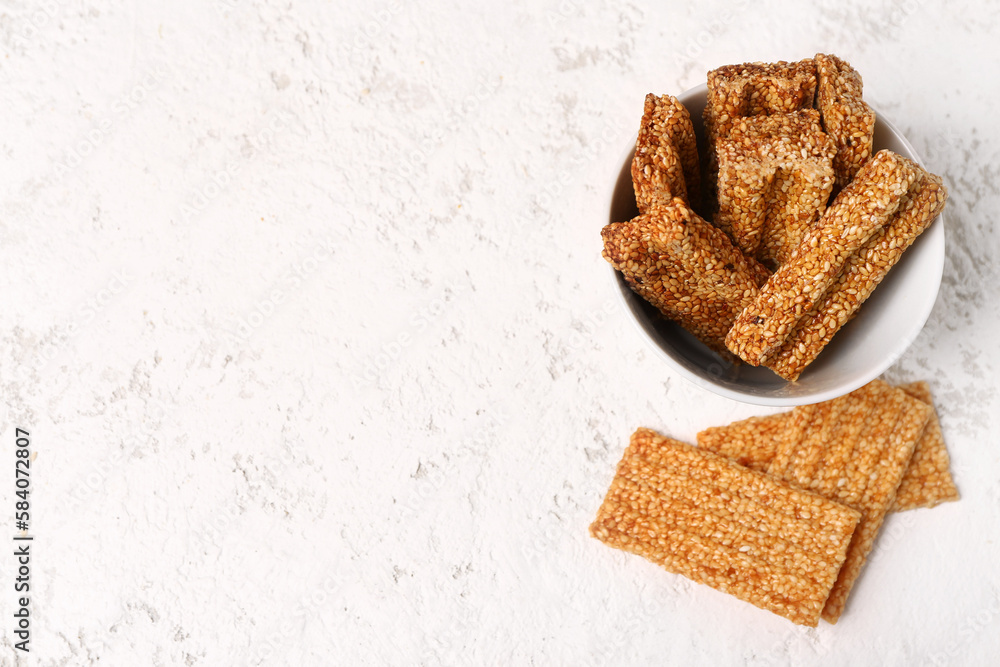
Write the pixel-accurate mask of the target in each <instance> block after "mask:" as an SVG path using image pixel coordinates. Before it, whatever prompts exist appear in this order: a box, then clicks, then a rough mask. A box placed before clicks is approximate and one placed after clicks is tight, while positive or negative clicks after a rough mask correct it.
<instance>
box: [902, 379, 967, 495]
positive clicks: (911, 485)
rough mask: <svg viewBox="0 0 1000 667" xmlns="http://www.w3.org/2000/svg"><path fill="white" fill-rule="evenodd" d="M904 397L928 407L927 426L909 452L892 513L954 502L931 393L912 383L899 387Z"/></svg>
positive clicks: (927, 387) (947, 464)
mask: <svg viewBox="0 0 1000 667" xmlns="http://www.w3.org/2000/svg"><path fill="white" fill-rule="evenodd" d="M899 388H900V389H902V390H903V391H905V392H906V393H907V394H908V395H910V396H912V397H913V398H916V399H918V400H921V401H923V402H924V403H926V404H927V405H929V406H930V407H931V410H932V413H931V417H930V419H928V420H927V426H926V427H924V432H923V434H922V435H921V436H920V440H918V441H917V446H916V448H915V449H914V450H913V458H912V459H910V466H909V467H908V468H907V469H906V474H905V475H903V481H902V482H901V483H900V485H899V489H898V490H897V491H896V501H895V503H894V504H893V506H892V509H893V511H895V512H901V511H903V510H910V509H916V508H918V507H934V506H935V505H937V504H939V503H943V502H949V501H954V500H958V498H959V496H958V489H957V488H956V487H955V481H954V480H953V479H952V477H951V470H950V469H949V468H950V465H951V459H950V458H949V456H948V449H947V447H945V444H944V436H943V435H942V433H941V422H940V421H939V420H938V416H937V412H936V411H934V409H933V408H934V401H933V399H932V398H931V390H930V387H929V386H928V385H927V383H926V382H912V383H910V384H904V385H900V387H899Z"/></svg>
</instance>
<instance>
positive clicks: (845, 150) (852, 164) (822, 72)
mask: <svg viewBox="0 0 1000 667" xmlns="http://www.w3.org/2000/svg"><path fill="white" fill-rule="evenodd" d="M815 60H816V74H817V78H818V85H817V87H816V107H817V108H818V109H819V111H820V113H821V114H822V115H823V127H824V128H826V132H827V134H829V135H830V137H831V138H832V139H833V141H834V143H835V144H836V145H837V155H836V157H834V158H833V171H834V174H835V176H836V179H837V185H838V186H844V185H847V184H848V183H850V182H851V179H852V178H854V175H855V174H856V173H857V172H858V170H859V169H860V168H861V165H863V164H864V163H865V161H866V160H868V157H869V156H870V155H871V153H872V138H873V136H874V134H875V112H874V111H872V108H871V107H870V106H868V104H866V103H865V101H864V100H863V99H861V90H862V82H861V75H860V74H858V72H857V71H856V70H855V69H854V68H853V67H851V66H850V64H848V63H847V62H846V61H844V60H841V59H840V58H838V57H837V56H834V55H824V54H822V53H817V54H816V58H815Z"/></svg>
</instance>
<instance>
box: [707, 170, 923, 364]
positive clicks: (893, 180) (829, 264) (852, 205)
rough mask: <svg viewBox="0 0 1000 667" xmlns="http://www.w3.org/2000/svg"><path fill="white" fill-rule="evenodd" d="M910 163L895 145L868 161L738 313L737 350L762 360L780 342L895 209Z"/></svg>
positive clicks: (729, 339) (731, 337) (732, 340)
mask: <svg viewBox="0 0 1000 667" xmlns="http://www.w3.org/2000/svg"><path fill="white" fill-rule="evenodd" d="M911 165H912V163H911V162H910V161H909V160H905V158H901V157H900V156H899V155H896V154H895V153H893V152H891V151H880V152H879V153H878V154H877V155H876V156H875V157H874V158H872V159H871V160H869V161H868V163H867V164H866V165H865V166H864V167H863V168H862V170H861V171H860V172H858V175H857V177H856V178H855V179H854V180H853V181H852V182H851V183H850V185H848V186H847V187H846V188H844V189H843V190H842V191H841V193H840V194H839V195H838V196H837V198H836V199H835V200H834V202H833V204H831V205H830V206H829V208H827V209H826V211H825V212H824V214H823V215H822V216H821V217H820V219H819V220H818V221H817V222H816V224H815V225H814V226H813V227H812V228H811V229H810V230H809V231H808V232H806V234H805V236H804V237H803V238H802V242H801V243H800V244H799V245H798V247H797V248H796V249H795V250H794V251H793V252H792V255H791V257H789V259H788V261H787V262H786V263H784V264H782V265H781V266H780V267H779V268H778V270H777V271H775V272H774V274H772V275H771V277H770V278H769V279H768V281H767V283H766V284H765V285H764V286H763V287H762V288H761V289H760V293H759V294H758V295H757V297H756V299H755V300H754V301H753V303H751V304H750V305H748V306H747V307H746V308H745V309H744V310H743V311H742V312H741V313H740V315H739V317H737V318H736V322H735V323H734V324H733V327H732V329H731V330H730V331H729V333H728V334H727V336H726V345H727V346H728V347H729V349H730V350H732V352H733V353H735V354H736V355H738V356H739V357H740V358H742V359H743V360H744V361H746V362H747V363H749V364H751V365H753V366H759V365H760V364H762V363H764V362H765V361H766V360H767V359H768V358H769V357H770V356H771V355H772V354H774V353H776V352H777V351H778V350H779V349H780V348H781V346H782V344H784V342H785V340H786V339H787V338H788V337H789V336H791V335H792V332H793V330H794V328H795V326H796V325H797V324H798V322H799V320H800V319H801V318H802V316H803V315H805V314H806V313H807V312H809V310H810V309H811V308H812V307H813V305H815V304H816V303H817V302H818V301H819V300H820V299H822V297H823V295H824V294H825V293H826V291H827V289H828V288H829V286H830V285H831V284H832V283H833V282H834V281H835V280H836V278H837V276H838V274H839V273H840V271H841V269H842V268H843V267H844V264H845V263H846V262H847V260H848V259H849V258H850V257H851V255H853V254H854V253H855V251H857V249H858V248H859V247H861V246H862V245H863V244H864V243H865V242H866V241H867V240H868V239H869V238H870V237H871V235H872V234H873V233H874V232H875V231H876V230H877V229H879V228H880V227H882V225H884V224H885V223H886V222H887V221H888V219H889V218H890V217H891V216H892V214H893V213H895V212H896V209H897V208H898V206H899V204H900V200H901V199H902V197H903V195H904V194H906V192H907V190H908V189H909V187H910V184H911V183H913V181H914V179H915V178H916V177H917V172H916V170H915V169H914V168H913V167H912V166H911Z"/></svg>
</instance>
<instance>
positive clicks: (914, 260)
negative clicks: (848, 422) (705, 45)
mask: <svg viewBox="0 0 1000 667" xmlns="http://www.w3.org/2000/svg"><path fill="white" fill-rule="evenodd" d="M707 94H708V89H707V87H706V86H705V85H701V86H698V87H697V88H692V89H691V90H688V91H687V92H685V93H684V94H682V95H680V96H679V98H678V99H680V101H681V102H682V103H683V104H684V106H685V107H687V109H688V111H689V112H690V113H691V120H692V121H693V122H694V126H695V132H696V134H697V135H698V141H699V152H702V149H703V147H704V143H705V142H704V128H703V126H702V122H701V113H702V111H703V110H704V108H705V103H706V100H707ZM875 113H876V116H877V120H876V122H875V139H874V142H875V146H874V148H875V150H876V151H877V150H880V149H883V148H888V149H889V150H892V151H895V152H896V153H899V154H900V155H904V156H906V157H908V158H910V159H912V160H914V161H916V162H918V163H919V162H920V158H919V157H918V156H917V154H916V151H914V150H913V147H912V146H911V145H910V144H909V142H908V141H907V140H906V138H905V137H903V135H902V134H900V132H899V130H897V129H896V128H895V127H894V126H893V125H892V123H890V122H889V121H888V120H886V118H885V116H883V115H882V114H881V113H879V112H878V110H877V109H876V111H875ZM634 154H635V145H634V143H633V145H632V146H629V148H628V149H627V150H626V151H625V153H624V155H622V162H621V170H620V172H619V174H618V178H617V180H616V182H615V183H614V186H613V188H612V192H611V201H610V217H609V219H608V222H622V221H624V220H630V219H631V218H633V217H635V216H636V215H638V210H637V209H636V205H635V194H634V191H633V189H632V176H631V173H630V166H631V163H632V157H633V155H634ZM943 268H944V215H943V214H942V215H941V216H939V218H938V220H936V221H935V222H934V223H933V224H932V225H931V227H930V228H929V229H928V230H927V231H925V232H924V233H923V234H921V235H920V237H919V238H918V239H917V240H916V241H915V242H914V244H913V245H912V246H911V247H910V248H909V249H908V250H907V251H906V252H905V253H904V254H903V257H902V258H901V259H900V261H899V262H898V263H897V264H896V266H895V267H893V269H892V270H891V271H890V272H889V275H887V276H886V278H885V280H883V281H882V283H881V284H880V285H879V286H878V287H877V288H876V289H875V291H874V292H873V293H872V295H871V297H869V299H868V301H866V302H865V303H864V304H863V305H862V306H861V309H860V310H859V311H858V314H857V316H856V317H855V318H854V319H853V320H852V321H850V322H848V323H847V324H846V325H845V326H844V327H843V328H842V329H841V330H840V331H839V332H838V333H837V335H836V336H834V337H833V340H831V341H830V344H829V345H827V347H826V349H824V350H823V352H822V353H821V354H820V355H819V356H818V357H817V358H816V360H815V361H814V362H813V363H812V364H810V365H809V366H808V367H807V368H806V369H805V371H803V373H802V375H801V376H800V377H799V379H798V381H796V382H788V381H786V380H783V379H781V378H780V377H778V376H777V375H775V374H774V373H772V372H771V371H770V370H768V369H767V368H762V367H758V368H755V367H753V366H749V365H746V364H741V365H738V366H734V365H732V364H730V363H728V362H726V361H723V360H722V359H721V357H719V356H718V355H716V354H715V353H714V352H712V351H711V350H709V349H708V348H707V347H705V346H704V345H703V344H702V343H701V342H700V341H698V340H696V339H695V338H694V337H693V336H692V335H691V334H689V333H688V332H687V331H685V330H684V329H683V328H682V327H681V326H680V325H678V324H675V323H673V322H671V321H669V320H667V319H665V318H663V317H662V316H661V315H660V313H659V312H658V311H657V310H656V309H655V308H653V307H652V306H651V305H649V304H648V303H647V302H646V301H645V300H644V299H643V298H642V297H640V296H639V295H637V294H636V293H635V292H633V291H632V290H631V289H630V288H629V286H628V284H627V283H626V282H625V280H624V279H623V278H622V276H621V274H620V273H618V272H617V271H615V270H614V269H612V268H610V267H609V270H610V271H611V274H612V276H613V279H614V280H615V284H616V285H617V287H618V289H617V290H616V291H617V292H618V293H619V294H620V295H621V298H622V304H623V305H624V306H625V310H626V312H627V313H628V316H629V318H630V319H631V320H632V321H634V322H635V323H636V324H637V325H638V328H639V331H640V332H641V334H642V336H643V337H644V338H645V339H646V341H647V342H648V343H649V344H650V345H651V346H652V347H653V349H654V350H656V352H657V354H658V356H659V357H660V358H662V359H663V360H664V361H666V362H667V364H668V365H670V366H671V367H672V368H674V369H675V370H676V371H677V372H679V373H680V374H681V375H683V376H684V377H686V378H687V379H688V380H690V381H692V382H694V383H695V384H697V385H700V386H702V387H704V388H706V389H709V390H710V391H713V392H715V393H716V394H719V395H721V396H726V397H728V398H732V399H735V400H738V401H743V402H745V403H755V404H757V405H771V406H793V405H807V404H810V403H818V402H820V401H825V400H829V399H831V398H836V397H837V396H842V395H843V394H846V393H848V392H851V391H854V390H855V389H857V388H858V387H861V386H862V385H865V384H867V383H868V382H870V381H871V380H874V379H875V378H877V377H878V376H879V375H881V374H882V372H883V371H885V370H886V369H887V368H889V366H891V365H892V364H893V363H894V362H895V361H896V360H897V359H898V358H899V357H900V356H901V355H902V354H903V352H904V351H905V350H906V348H907V347H909V346H910V343H912V342H913V341H914V339H916V337H917V334H919V333H920V330H921V329H922V328H923V326H924V323H925V322H926V321H927V318H928V316H929V315H930V313H931V309H932V308H933V307H934V300H935V299H936V297H937V292H938V287H939V286H940V284H941V272H942V269H943Z"/></svg>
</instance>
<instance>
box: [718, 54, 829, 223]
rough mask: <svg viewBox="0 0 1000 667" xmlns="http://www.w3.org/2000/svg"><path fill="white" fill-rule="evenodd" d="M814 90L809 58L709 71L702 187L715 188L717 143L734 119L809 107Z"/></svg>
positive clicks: (726, 67) (814, 85) (813, 65)
mask: <svg viewBox="0 0 1000 667" xmlns="http://www.w3.org/2000/svg"><path fill="white" fill-rule="evenodd" d="M815 94H816V63H815V62H814V61H813V59H811V58H810V59H808V60H800V61H798V62H794V63H789V62H785V61H779V62H776V63H760V62H757V63H744V64H742V65H726V66H724V67H719V68H717V69H714V70H712V71H710V72H709V73H708V100H707V103H706V105H705V111H704V112H703V113H702V119H703V120H704V123H705V134H706V137H707V140H708V145H707V147H706V148H707V151H706V153H707V159H706V161H705V178H704V179H703V183H704V184H705V188H704V189H705V190H709V191H711V192H712V193H714V191H715V190H716V179H717V176H718V160H717V155H716V143H717V141H718V140H719V139H724V138H725V137H727V136H729V130H730V129H731V128H732V126H733V124H734V123H736V122H737V121H738V120H739V119H741V118H747V117H749V116H758V115H768V114H772V113H789V112H792V111H797V110H799V109H809V108H811V107H812V106H813V100H814V98H815ZM709 203H710V202H709ZM709 208H713V207H711V206H709Z"/></svg>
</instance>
